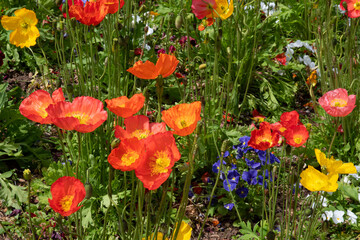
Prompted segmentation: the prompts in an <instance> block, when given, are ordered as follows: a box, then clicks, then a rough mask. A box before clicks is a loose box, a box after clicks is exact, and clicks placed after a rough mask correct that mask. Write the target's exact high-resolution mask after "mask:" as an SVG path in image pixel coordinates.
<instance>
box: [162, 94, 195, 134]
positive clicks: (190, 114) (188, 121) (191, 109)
mask: <svg viewBox="0 0 360 240" xmlns="http://www.w3.org/2000/svg"><path fill="white" fill-rule="evenodd" d="M200 113H201V102H200V101H197V102H193V103H190V104H188V103H183V104H178V105H176V106H174V107H172V108H170V109H168V110H164V111H162V112H161V114H162V118H161V119H162V120H163V121H164V122H165V123H166V125H168V126H169V127H170V128H172V129H174V134H176V135H179V136H187V135H189V134H191V133H192V132H194V130H195V128H196V126H197V122H198V121H200V120H201V117H200Z"/></svg>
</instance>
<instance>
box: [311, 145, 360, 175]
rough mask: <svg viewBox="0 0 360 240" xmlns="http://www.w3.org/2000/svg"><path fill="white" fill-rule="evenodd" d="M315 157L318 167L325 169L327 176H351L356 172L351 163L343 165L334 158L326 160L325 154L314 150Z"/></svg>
mask: <svg viewBox="0 0 360 240" xmlns="http://www.w3.org/2000/svg"><path fill="white" fill-rule="evenodd" d="M315 156H316V160H317V161H318V163H319V164H320V166H321V167H322V168H325V169H326V171H327V172H328V173H329V174H351V173H356V172H357V170H356V168H355V166H354V164H353V163H343V162H342V161H340V160H335V159H334V157H331V158H327V157H326V155H325V153H323V152H321V151H320V150H319V149H315Z"/></svg>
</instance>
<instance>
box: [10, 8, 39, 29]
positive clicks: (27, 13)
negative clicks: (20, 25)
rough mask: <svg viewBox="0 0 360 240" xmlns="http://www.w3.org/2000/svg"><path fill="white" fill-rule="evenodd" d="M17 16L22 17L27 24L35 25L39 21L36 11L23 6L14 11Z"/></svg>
mask: <svg viewBox="0 0 360 240" xmlns="http://www.w3.org/2000/svg"><path fill="white" fill-rule="evenodd" d="M14 14H15V16H16V17H20V18H22V19H23V20H24V21H25V22H26V23H27V24H29V25H31V26H35V25H36V24H37V23H38V20H37V18H36V14H35V12H34V11H31V10H28V9H26V8H22V9H19V10H16V11H15V12H14Z"/></svg>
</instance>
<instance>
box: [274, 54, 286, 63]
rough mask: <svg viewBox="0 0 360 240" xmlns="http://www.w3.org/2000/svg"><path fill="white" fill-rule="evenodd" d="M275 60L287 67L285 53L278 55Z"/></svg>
mask: <svg viewBox="0 0 360 240" xmlns="http://www.w3.org/2000/svg"><path fill="white" fill-rule="evenodd" d="M275 59H276V60H277V61H278V63H279V64H280V65H284V66H285V65H286V56H285V53H280V54H278V55H276V57H275Z"/></svg>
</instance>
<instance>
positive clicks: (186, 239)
mask: <svg viewBox="0 0 360 240" xmlns="http://www.w3.org/2000/svg"><path fill="white" fill-rule="evenodd" d="M175 226H176V225H175ZM175 229H176V227H175ZM175 229H174V233H173V235H172V238H171V239H173V240H190V238H191V232H192V228H191V227H190V226H189V224H187V223H186V222H184V221H182V222H181V225H180V229H179V232H178V235H177V236H176V239H175V238H174V235H175ZM153 236H154V233H152V234H151V236H150V237H149V238H148V239H149V240H150V239H152V238H153ZM163 237H164V234H163V233H161V232H158V234H157V238H155V239H156V240H162V239H163ZM142 240H145V238H142ZM165 240H168V238H167V237H165Z"/></svg>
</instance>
